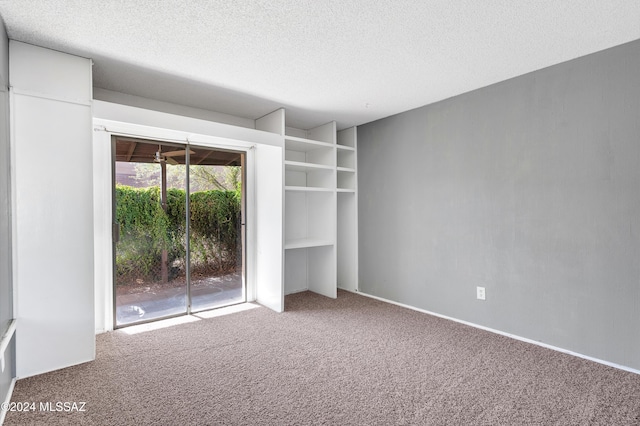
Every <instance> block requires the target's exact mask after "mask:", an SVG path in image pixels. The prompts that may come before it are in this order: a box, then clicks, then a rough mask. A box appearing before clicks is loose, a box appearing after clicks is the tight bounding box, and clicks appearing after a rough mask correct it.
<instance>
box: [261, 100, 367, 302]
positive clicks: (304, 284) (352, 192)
mask: <svg viewBox="0 0 640 426" xmlns="http://www.w3.org/2000/svg"><path fill="white" fill-rule="evenodd" d="M285 123H286V119H285V111H284V110H278V111H275V112H273V113H271V114H269V115H267V116H265V117H263V118H260V119H258V120H256V128H258V129H260V130H266V131H270V132H274V133H278V134H280V135H282V136H283V139H284V141H283V142H284V145H283V148H284V149H283V151H284V155H283V157H284V158H283V167H284V177H285V179H284V181H285V183H284V188H283V190H284V204H285V208H284V293H285V294H290V293H295V292H299V291H305V290H310V291H313V292H316V293H319V294H322V295H324V296H327V297H334V298H335V297H337V288H344V289H347V290H351V291H355V290H356V289H357V280H358V278H357V273H358V272H357V271H358V269H357V267H358V254H357V247H358V244H357V241H358V240H357V198H356V197H357V174H356V173H357V172H356V168H357V157H356V154H357V153H356V151H357V134H356V128H355V127H353V128H349V129H345V130H341V131H339V132H338V131H337V128H336V127H337V126H336V122H334V121H332V122H329V123H326V124H324V125H321V126H318V127H314V128H312V129H299V128H294V127H289V126H286V124H285Z"/></svg>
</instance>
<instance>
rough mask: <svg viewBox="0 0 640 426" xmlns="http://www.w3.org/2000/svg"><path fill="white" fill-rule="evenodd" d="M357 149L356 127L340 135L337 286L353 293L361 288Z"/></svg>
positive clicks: (338, 152)
mask: <svg viewBox="0 0 640 426" xmlns="http://www.w3.org/2000/svg"><path fill="white" fill-rule="evenodd" d="M357 147H358V135H357V128H356V127H351V128H349V129H345V130H342V131H339V132H338V133H337V144H336V172H337V184H336V192H337V200H336V223H337V240H336V249H337V286H338V287H339V288H342V289H345V290H349V291H356V290H357V289H358V199H357V190H358V179H357V165H358V161H357V160H358V158H357Z"/></svg>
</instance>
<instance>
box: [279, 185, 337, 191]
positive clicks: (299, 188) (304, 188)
mask: <svg viewBox="0 0 640 426" xmlns="http://www.w3.org/2000/svg"><path fill="white" fill-rule="evenodd" d="M284 190H285V191H300V192H333V188H318V187H312V186H285V187H284Z"/></svg>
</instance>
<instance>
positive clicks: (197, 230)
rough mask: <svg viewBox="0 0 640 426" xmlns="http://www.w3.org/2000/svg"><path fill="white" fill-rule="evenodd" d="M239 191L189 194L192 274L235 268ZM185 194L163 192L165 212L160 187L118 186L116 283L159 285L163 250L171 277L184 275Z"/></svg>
mask: <svg viewBox="0 0 640 426" xmlns="http://www.w3.org/2000/svg"><path fill="white" fill-rule="evenodd" d="M240 193H241V192H240V188H239V186H238V188H237V189H236V190H235V191H229V190H207V191H199V192H194V193H192V194H191V195H190V202H191V203H190V227H191V238H190V246H191V268H192V272H195V273H198V272H201V273H206V272H226V271H230V270H233V269H235V266H236V262H237V260H238V259H237V258H238V250H239V235H238V232H239V224H240V211H241V210H240V201H241V200H240ZM185 215H186V193H185V191H184V190H181V189H172V188H169V189H167V206H166V211H165V209H163V208H162V205H161V203H160V188H159V187H157V186H154V187H149V188H132V187H130V186H124V185H116V220H117V222H118V223H119V224H120V241H119V243H118V247H117V250H116V275H117V280H116V282H117V283H118V284H124V283H130V282H132V281H135V280H157V279H158V278H159V276H160V270H161V259H162V252H163V250H166V251H167V257H168V262H167V265H168V267H169V270H170V271H169V272H170V277H171V276H176V275H179V274H180V273H184V268H185V253H186V244H185V242H186V229H185V228H186V227H185Z"/></svg>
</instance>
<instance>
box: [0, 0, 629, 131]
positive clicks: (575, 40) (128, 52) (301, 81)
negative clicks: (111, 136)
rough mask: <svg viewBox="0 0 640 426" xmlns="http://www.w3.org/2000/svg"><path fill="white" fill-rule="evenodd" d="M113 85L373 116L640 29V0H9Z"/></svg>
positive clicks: (214, 106) (230, 106)
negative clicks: (88, 61) (91, 65)
mask: <svg viewBox="0 0 640 426" xmlns="http://www.w3.org/2000/svg"><path fill="white" fill-rule="evenodd" d="M0 16H2V17H3V19H4V21H5V24H6V27H7V32H8V34H9V37H10V38H12V39H15V40H19V41H24V42H27V43H32V44H35V45H39V46H44V47H48V48H52V49H56V50H61V51H64V52H69V53H73V54H78V55H81V56H85V57H90V58H93V60H94V62H95V66H94V85H95V86H96V87H99V88H103V89H107V90H113V91H119V92H124V93H129V94H134V95H138V96H143V97H148V98H152V99H157V100H161V101H166V102H173V103H177V104H181V105H187V106H193V107H198V108H204V109H209V110H213V111H218V112H224V113H228V114H234V115H238V116H243V117H248V118H257V117H260V116H262V115H264V114H266V113H268V112H270V111H272V110H274V109H276V108H278V107H285V108H286V109H287V118H288V120H290V123H291V124H292V125H294V126H296V127H303V128H308V127H313V126H315V125H318V124H322V123H324V122H327V121H330V120H337V121H338V126H339V128H343V127H347V126H350V125H356V124H362V123H365V122H369V121H372V120H375V119H378V118H382V117H386V116H389V115H392V114H395V113H398V112H402V111H406V110H408V109H412V108H415V107H419V106H422V105H425V104H429V103H433V102H436V101H438V100H441V99H445V98H448V97H451V96H455V95H457V94H460V93H464V92H468V91H470V90H474V89H477V88H480V87H483V86H487V85H490V84H493V83H496V82H499V81H502V80H506V79H509V78H511V77H515V76H518V75H522V74H525V73H527V72H530V71H534V70H537V69H540V68H544V67H547V66H549V65H553V64H556V63H559V62H563V61H566V60H569V59H573V58H576V57H579V56H583V55H586V54H589V53H593V52H596V51H599V50H602V49H606V48H608V47H612V46H615V45H619V44H622V43H625V42H629V41H632V40H637V39H640V1H637V0H604V1H603V0H572V1H566V0H522V1H514V0H483V1H478V0H415V1H410V0H369V1H367V0H353V1H349V0H281V1H279V0H254V1H242V0H217V1H208V0H193V1H190V0H163V1H161V0H131V1H127V0H58V1H42V0H0Z"/></svg>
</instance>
